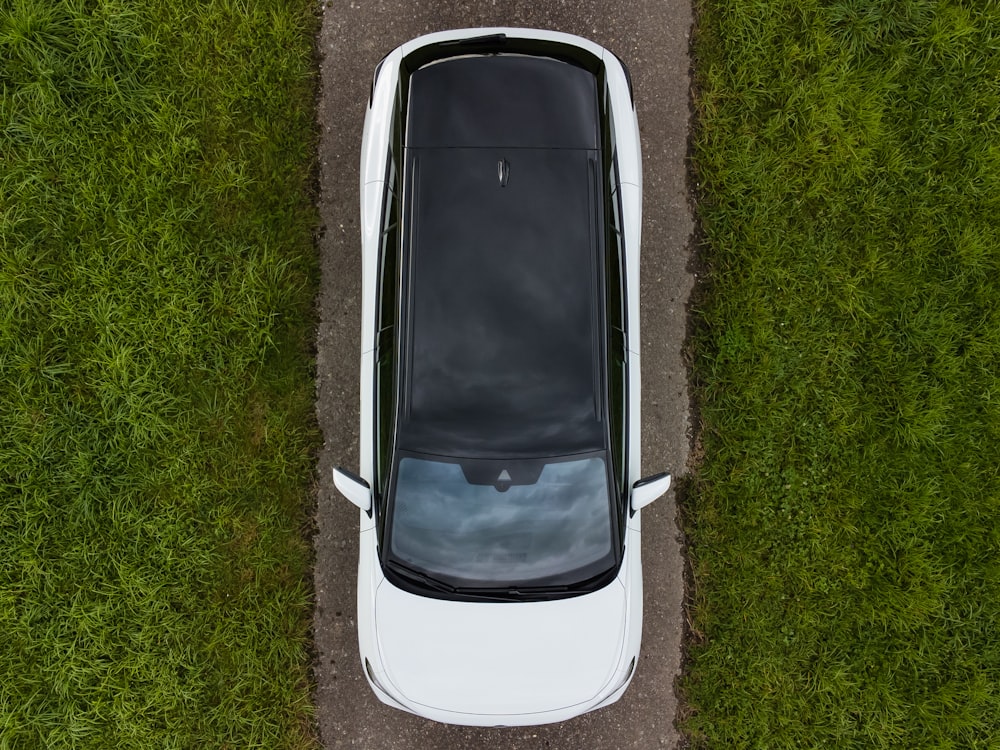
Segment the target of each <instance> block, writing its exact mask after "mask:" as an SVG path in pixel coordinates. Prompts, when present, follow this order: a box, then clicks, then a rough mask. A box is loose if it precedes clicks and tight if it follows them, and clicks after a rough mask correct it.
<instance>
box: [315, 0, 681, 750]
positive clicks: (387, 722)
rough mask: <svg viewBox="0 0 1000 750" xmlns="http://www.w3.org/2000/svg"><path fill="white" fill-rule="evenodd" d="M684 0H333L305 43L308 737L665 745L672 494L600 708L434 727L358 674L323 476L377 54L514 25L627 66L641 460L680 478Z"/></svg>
mask: <svg viewBox="0 0 1000 750" xmlns="http://www.w3.org/2000/svg"><path fill="white" fill-rule="evenodd" d="M691 22H692V19H691V8H690V4H689V0H659V2H657V0H636V1H635V2H629V1H628V0H534V1H533V2H532V1H529V0H492V1H490V0H480V1H479V2H462V1H460V0H441V1H440V2H434V1H433V0H415V1H414V2H405V1H404V0H354V1H353V2H352V1H351V0H337V2H327V3H326V7H325V8H324V12H323V27H322V31H321V37H320V52H321V55H322V63H321V64H322V86H323V92H322V98H321V101H320V108H319V118H320V123H321V128H322V140H321V143H320V160H321V180H320V182H321V191H322V194H321V196H320V214H321V219H322V222H323V225H324V231H323V235H322V238H321V240H320V250H321V253H322V272H323V281H322V292H321V297H320V315H321V322H320V327H319V335H318V341H317V349H318V352H317V375H318V384H317V390H318V393H317V398H318V404H317V411H318V416H319V422H320V426H321V427H322V429H323V434H324V437H325V444H324V448H323V451H322V453H321V455H320V459H319V490H318V492H319V504H318V511H317V519H316V521H317V535H316V539H315V544H316V574H315V586H316V612H315V619H314V629H315V638H316V659H317V661H316V672H315V676H316V681H317V690H316V696H315V699H316V709H317V718H318V722H319V727H320V731H321V733H322V739H323V743H324V746H325V747H326V748H327V749H328V750H331V749H332V748H348V747H352V748H372V750H446V749H456V750H457V749H458V748H461V749H462V750H471V749H473V748H489V749H490V750H514V749H515V748H550V749H552V750H557V749H558V750H561V749H564V748H565V749H566V750H570V749H572V750H588V749H589V748H602V749H604V748H607V749H609V750H610V749H621V750H624V749H625V748H675V747H677V745H678V741H679V740H678V733H677V731H676V730H675V728H674V726H673V720H674V715H675V711H676V705H677V701H676V698H675V695H674V684H673V683H674V679H675V677H676V676H677V674H678V672H679V669H680V647H681V635H682V632H683V627H682V610H681V607H682V601H683V593H684V591H683V589H684V583H683V581H684V579H683V558H682V556H681V549H680V543H679V532H678V528H677V525H676V520H675V505H674V498H673V493H672V492H671V493H670V494H668V496H666V497H664V498H662V499H661V500H658V501H657V502H656V503H654V504H653V505H652V506H650V508H649V509H648V510H646V511H644V512H643V563H644V571H645V587H646V588H645V622H644V627H643V650H642V655H641V657H640V663H639V667H638V670H637V672H636V676H635V679H634V680H633V682H632V686H631V687H630V688H629V690H628V691H627V692H626V694H625V696H624V697H623V698H622V700H620V701H619V702H618V703H617V704H615V705H614V706H611V707H609V708H605V709H602V710H600V711H597V712H594V713H591V714H588V715H586V716H583V717H580V718H577V719H574V720H571V721H568V722H564V723H562V724H557V725H551V726H544V727H529V728H518V729H514V728H511V729H487V730H477V729H469V728H463V727H449V726H444V725H440V724H435V723H433V722H430V721H425V720H423V719H419V718H416V717H414V716H411V715H408V714H405V713H403V712H400V711H395V710H393V709H390V708H388V707H386V706H384V705H382V704H381V703H379V702H378V700H377V699H376V698H375V697H374V695H373V694H372V693H371V691H370V690H369V688H368V685H367V683H366V682H365V680H364V677H363V676H362V673H361V665H360V663H359V657H358V644H357V631H356V621H355V616H356V604H355V595H356V591H355V576H356V570H357V555H358V550H357V541H358V539H357V533H358V532H357V526H358V516H357V511H356V510H355V508H354V506H352V505H350V504H349V503H348V502H347V501H346V500H344V499H343V498H341V497H340V496H339V495H338V494H337V493H336V491H335V490H334V488H333V482H332V481H331V478H330V470H331V468H332V467H333V466H335V465H337V464H343V465H344V466H346V467H348V468H351V469H355V470H356V468H357V463H358V356H359V351H360V350H359V346H360V325H361V312H360V304H361V293H360V283H361V258H360V251H361V241H360V233H359V227H358V221H359V220H358V160H359V151H360V146H361V128H362V123H363V121H364V110H365V106H366V102H367V99H368V90H369V85H370V82H371V75H372V72H373V70H374V67H375V64H376V63H377V62H378V61H379V59H380V58H381V57H382V55H384V54H385V53H386V52H388V51H389V50H390V49H392V48H393V47H395V46H397V45H398V44H400V43H402V42H404V41H406V40H408V39H411V38H413V37H415V36H419V35H420V34H423V33H426V32H430V31H437V30H441V29H448V28H459V27H475V26H525V27H536V28H549V29H556V30H559V31H566V32H570V33H573V34H579V35H581V36H585V37H588V38H590V39H593V40H594V41H596V42H598V43H599V44H602V45H604V46H605V47H608V48H609V49H611V50H614V51H615V52H616V53H617V54H618V55H619V56H621V57H622V59H624V60H625V62H626V63H627V64H628V65H629V67H630V69H631V71H632V76H633V79H634V83H635V98H636V104H637V109H638V115H639V125H640V128H641V133H642V147H643V167H644V182H645V184H644V206H643V244H642V290H641V294H642V326H643V328H642V379H643V418H642V422H643V424H642V428H643V456H642V460H643V469H644V471H645V473H653V472H657V471H661V470H662V469H664V468H670V469H671V470H672V471H673V473H674V475H675V476H678V475H681V474H683V473H684V471H685V465H686V462H687V459H688V447H689V446H688V430H689V414H688V394H687V382H686V372H685V367H684V364H683V361H682V359H681V347H682V344H683V341H684V336H685V330H686V321H685V312H686V311H685V305H686V302H687V299H688V295H689V292H690V290H691V286H692V283H693V278H692V275H691V273H690V272H689V271H688V265H689V248H688V243H689V239H690V235H691V231H692V219H691V216H690V213H689V209H688V199H687V185H686V173H685V170H686V164H685V155H686V151H687V131H688V88H689V85H690V82H689V75H688V71H689V65H690V61H689V58H688V36H689V33H690V27H691Z"/></svg>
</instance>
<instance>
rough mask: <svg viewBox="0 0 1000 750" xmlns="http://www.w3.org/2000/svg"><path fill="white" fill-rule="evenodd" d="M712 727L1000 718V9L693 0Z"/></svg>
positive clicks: (700, 569)
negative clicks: (703, 274) (703, 277)
mask: <svg viewBox="0 0 1000 750" xmlns="http://www.w3.org/2000/svg"><path fill="white" fill-rule="evenodd" d="M699 11H700V17H699V27H698V42H697V46H696V52H697V63H698V77H699V84H700V90H699V100H698V102H697V106H698V113H699V122H698V129H697V133H696V137H695V162H696V167H697V170H698V175H699V181H700V183H701V185H702V186H703V193H702V196H701V205H700V216H701V221H702V223H703V226H704V229H705V235H706V243H707V247H706V251H705V256H706V259H707V261H708V263H709V266H710V288H709V290H708V291H707V294H706V297H705V299H704V302H703V304H702V307H701V309H700V310H699V314H700V315H701V316H702V318H703V320H704V322H705V324H706V325H705V326H704V328H703V333H702V334H701V335H700V336H699V339H698V341H697V355H698V358H697V365H696V368H697V372H696V375H697V379H698V394H699V401H700V408H701V413H702V416H703V419H704V453H705V460H704V463H703V465H702V467H701V469H700V472H699V477H698V481H697V482H696V483H695V484H694V486H693V488H692V492H691V500H690V504H691V507H690V508H689V509H688V511H687V517H688V519H689V520H688V529H687V530H688V533H689V534H690V537H691V541H692V545H691V549H692V552H693V556H694V566H693V567H694V573H695V578H696V583H697V585H696V599H695V602H694V606H693V626H694V628H695V629H696V630H697V631H698V632H699V633H701V634H702V635H703V636H704V641H703V642H702V643H700V644H698V645H695V646H694V647H693V648H692V652H691V657H692V659H691V665H690V668H689V672H688V675H687V678H686V681H685V686H684V690H685V694H686V696H687V698H688V700H689V701H690V703H691V708H692V711H693V715H692V717H691V718H690V719H688V721H687V723H686V728H687V731H688V733H689V735H690V736H691V737H692V739H693V740H694V741H695V744H696V745H705V746H712V747H775V748H777V747H789V748H793V747H794V748H800V747H844V748H846V747H859V748H860V747H865V748H868V747H914V748H916V747H921V748H923V747H954V748H959V747H961V748H971V747H983V748H986V747H992V746H993V745H994V744H995V742H996V738H997V737H998V736H1000V723H998V720H997V717H998V716H1000V692H998V690H997V685H1000V640H998V638H997V635H998V632H997V626H996V623H997V622H1000V565H998V563H997V562H996V561H997V560H998V559H1000V554H998V553H1000V475H998V471H997V466H1000V402H998V400H997V398H996V393H997V388H998V385H1000V380H998V377H1000V372H998V370H997V367H996V363H997V362H998V361H1000V304H998V300H1000V238H998V234H997V223H996V216H1000V205H998V198H997V196H998V195H1000V162H998V157H1000V151H998V150H997V148H996V143H998V142H1000V125H998V123H1000V117H998V113H1000V79H998V78H997V76H996V74H995V71H996V70H998V69H1000V54H998V52H997V50H998V49H1000V47H998V44H997V42H998V39H1000V36H998V29H1000V9H998V7H997V6H995V5H994V4H992V3H986V4H968V3H949V2H937V1H933V0H927V1H921V0H909V1H907V2H864V3H861V2H851V1H841V2H833V3H826V2H806V3H800V2H794V3H792V2H780V1H777V0H775V1H771V0H759V1H758V2H754V3H743V2H741V3H730V2H721V1H716V0H706V1H705V2H703V3H701V4H700V8H699Z"/></svg>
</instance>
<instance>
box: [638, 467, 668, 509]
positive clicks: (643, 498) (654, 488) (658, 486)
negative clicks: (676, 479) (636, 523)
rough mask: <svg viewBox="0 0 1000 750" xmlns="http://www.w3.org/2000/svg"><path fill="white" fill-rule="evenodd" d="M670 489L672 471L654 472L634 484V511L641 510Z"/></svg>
mask: <svg viewBox="0 0 1000 750" xmlns="http://www.w3.org/2000/svg"><path fill="white" fill-rule="evenodd" d="M668 489H670V472H668V471H665V472H663V473H662V474H654V475H653V476H651V477H646V478H645V479H640V480H639V481H638V482H636V483H635V484H633V485H632V512H633V513H635V512H636V511H637V510H641V509H642V508H645V507H646V506H647V505H649V504H650V503H651V502H653V501H654V500H655V499H656V498H658V497H659V496H660V495H662V494H663V493H664V492H666V491H667V490H668Z"/></svg>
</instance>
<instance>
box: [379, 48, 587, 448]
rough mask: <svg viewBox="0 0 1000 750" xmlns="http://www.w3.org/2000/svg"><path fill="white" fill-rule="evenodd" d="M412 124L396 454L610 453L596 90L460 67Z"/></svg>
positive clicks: (555, 65) (431, 70) (563, 71)
mask: <svg viewBox="0 0 1000 750" xmlns="http://www.w3.org/2000/svg"><path fill="white" fill-rule="evenodd" d="M409 111H410V119H409V123H408V131H407V132H408V135H407V143H406V162H405V173H406V184H405V189H404V190H405V193H404V200H405V201H406V204H407V206H406V210H407V216H406V220H407V221H408V224H409V229H408V232H407V233H406V234H405V236H404V257H405V263H406V270H405V272H404V287H405V295H404V300H405V302H404V305H405V307H404V310H403V326H404V330H405V331H406V339H405V343H404V347H405V348H406V352H405V353H406V355H407V356H406V358H405V361H404V364H403V373H404V377H403V379H402V383H401V385H402V388H403V394H402V396H403V399H402V410H401V420H400V424H399V433H398V438H399V446H400V447H401V448H404V449H409V450H414V451H420V452H423V453H431V454H440V455H452V456H456V455H464V456H476V455H479V456H498V455H505V456H512V455H524V456H528V455H536V456H537V455H565V454H568V453H574V452H582V451H588V450H600V449H603V448H604V447H605V442H606V441H605V434H604V433H605V429H604V425H603V419H602V413H603V400H602V397H601V386H600V382H601V380H600V378H601V367H600V359H599V358H600V356H601V351H602V350H601V345H600V343H599V342H600V337H599V335H598V334H599V331H598V328H599V326H600V325H602V322H601V321H602V316H601V315H600V308H601V301H600V300H601V294H600V288H599V276H598V253H599V251H600V245H599V238H600V237H601V236H602V232H603V229H602V226H603V225H602V224H601V220H600V218H599V217H600V216H601V215H602V210H601V196H600V190H599V183H598V175H599V171H600V170H599V164H600V153H599V151H598V150H597V148H596V143H597V136H596V134H597V132H598V125H599V123H598V121H597V84H596V79H595V78H594V76H593V75H592V74H590V73H588V72H587V71H584V70H582V69H580V68H577V67H575V66H573V65H571V64H568V63H563V62H558V61H555V60H551V59H548V58H531V57H523V56H513V57H510V58H503V57H495V56H494V57H486V58H478V57H463V58H458V59H453V60H448V61H445V62H441V63H435V64H432V65H429V66H427V67H426V68H423V69H421V70H418V71H417V72H415V73H414V74H413V76H412V78H411V81H410V110H409Z"/></svg>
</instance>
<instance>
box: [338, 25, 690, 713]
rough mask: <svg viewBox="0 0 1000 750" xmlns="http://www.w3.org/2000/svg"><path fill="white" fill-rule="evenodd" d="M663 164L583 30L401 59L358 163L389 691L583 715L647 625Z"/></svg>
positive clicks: (378, 636)
mask: <svg viewBox="0 0 1000 750" xmlns="http://www.w3.org/2000/svg"><path fill="white" fill-rule="evenodd" d="M641 214H642V170H641V163H640V154H639V130H638V125H637V122H636V116H635V111H634V108H633V103H632V92H631V83H630V80H629V77H628V72H627V71H626V69H625V67H624V65H623V64H622V63H621V61H620V60H619V59H618V58H617V57H615V55H613V54H612V53H611V52H609V51H608V50H606V49H603V48H602V47H600V46H598V45H596V44H594V43H593V42H590V41H587V40H585V39H581V38H579V37H576V36H570V35H568V34H561V33H556V32H550V31H536V30H529V29H513V28H491V29H465V30H458V31H447V32H441V33H436V34H430V35H427V36H423V37H420V38H419V39H415V40H413V41H411V42H408V43H406V44H404V45H402V46H401V47H398V48H397V49H395V50H393V51H392V52H391V53H389V54H388V55H387V56H386V57H385V59H383V60H382V62H381V63H380V64H379V66H378V68H377V69H376V71H375V80H374V82H373V84H372V90H371V99H370V102H369V109H368V113H367V117H366V119H365V128H364V138H363V144H362V155H361V224H362V232H363V236H362V253H363V273H362V275H363V278H362V281H363V285H364V286H363V299H362V330H361V446H360V460H361V466H360V476H357V475H355V474H352V473H351V472H348V471H345V470H343V469H336V470H335V471H334V480H335V483H336V486H337V488H338V489H339V490H340V491H341V492H342V493H343V494H344V495H345V496H346V497H347V498H348V499H349V500H350V501H351V502H353V503H354V504H355V505H357V506H358V507H359V508H360V509H361V513H360V518H361V546H360V560H359V563H358V619H357V622H358V640H359V643H360V649H361V660H362V663H363V665H364V671H365V675H366V676H367V678H368V681H369V683H370V684H371V687H372V689H373V690H374V691H375V694H376V695H377V696H378V697H379V699H380V700H382V701H383V702H384V703H387V704H389V705H390V706H395V707H396V708H399V709H402V710H405V711H410V712H412V713H415V714H419V715H420V716H424V717H427V718H429V719H433V720H436V721H441V722H447V723H450V724H466V725H480V726H482V725H486V726H495V725H518V724H520V725H523V724H544V723H549V722H556V721H563V720H565V719H569V718H571V717H573V716H577V715H579V714H583V713H585V712H587V711H591V710H593V709H596V708H600V707H602V706H606V705H608V704H611V703H614V702H615V701H616V700H618V699H619V698H620V697H621V696H622V694H623V693H624V692H625V689H626V688H627V687H628V684H629V682H630V681H631V679H632V675H633V672H634V670H635V666H636V661H637V658H638V654H639V642H640V636H641V630H642V570H641V564H640V550H639V546H640V509H641V508H642V507H643V506H645V505H647V504H648V503H650V502H651V501H652V500H654V499H655V498H657V497H658V496H660V495H662V494H663V493H664V492H665V491H666V490H667V488H668V486H669V484H670V475H669V474H666V473H664V474H659V475H656V476H653V477H649V478H646V479H642V480H640V468H639V456H640V434H639V424H640V420H639V298H638V294H639V231H640V220H641Z"/></svg>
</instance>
